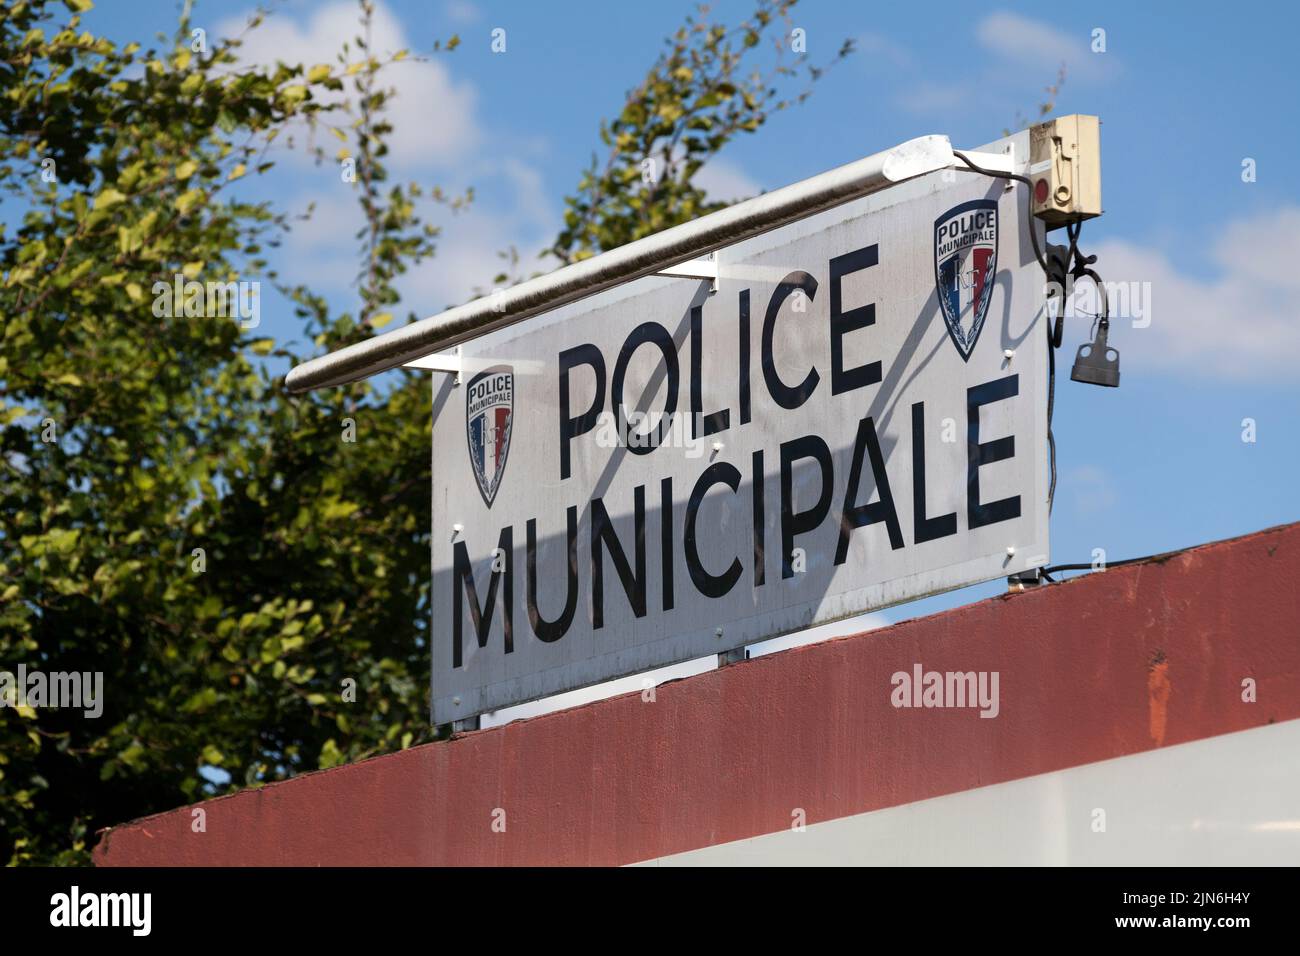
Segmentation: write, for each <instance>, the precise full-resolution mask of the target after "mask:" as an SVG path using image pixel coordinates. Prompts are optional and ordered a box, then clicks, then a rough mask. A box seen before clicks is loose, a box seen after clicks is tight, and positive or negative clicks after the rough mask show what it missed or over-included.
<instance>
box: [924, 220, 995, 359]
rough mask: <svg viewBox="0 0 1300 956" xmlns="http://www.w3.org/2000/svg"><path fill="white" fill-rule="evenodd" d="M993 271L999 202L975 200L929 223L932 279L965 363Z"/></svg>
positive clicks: (980, 325)
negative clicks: (932, 226) (932, 253)
mask: <svg viewBox="0 0 1300 956" xmlns="http://www.w3.org/2000/svg"><path fill="white" fill-rule="evenodd" d="M997 271H998V204H997V203H996V202H995V201H994V200H992V199H974V200H972V201H970V202H965V203H962V204H961V205H960V206H954V207H953V208H952V209H949V210H948V211H947V212H946V213H944V214H943V215H942V216H940V217H939V218H938V219H936V220H935V221H934V282H935V288H936V291H937V292H938V296H939V308H940V310H941V311H942V312H943V321H944V323H945V324H946V325H947V326H948V336H949V338H951V339H952V344H953V345H955V346H957V351H958V352H959V353H960V354H961V357H962V361H964V362H965V361H969V360H970V356H971V352H973V351H974V350H975V343H976V342H977V341H978V340H979V337H980V332H981V331H983V329H984V319H985V318H986V317H987V315H988V311H989V300H990V299H991V298H992V296H993V284H994V283H993V280H994V277H995V276H996V275H997Z"/></svg>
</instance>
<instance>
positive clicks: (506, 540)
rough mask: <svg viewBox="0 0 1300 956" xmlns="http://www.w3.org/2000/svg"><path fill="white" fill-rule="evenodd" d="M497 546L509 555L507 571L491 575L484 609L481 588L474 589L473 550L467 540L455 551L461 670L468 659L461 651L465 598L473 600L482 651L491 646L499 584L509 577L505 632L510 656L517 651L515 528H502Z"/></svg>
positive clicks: (454, 643)
mask: <svg viewBox="0 0 1300 956" xmlns="http://www.w3.org/2000/svg"><path fill="white" fill-rule="evenodd" d="M497 547H498V548H499V549H500V550H501V552H502V553H503V554H504V555H505V559H506V568H505V570H504V571H493V572H491V580H490V582H489V584H488V591H487V602H486V604H485V605H482V606H480V605H479V603H478V589H477V588H476V587H475V586H474V565H472V564H471V563H470V560H469V549H468V548H467V547H465V542H464V541H457V542H456V544H455V546H454V547H453V548H452V575H451V591H452V598H451V600H452V609H451V614H452V639H451V666H452V667H460V666H461V663H462V661H463V660H464V652H463V650H462V648H461V640H462V635H461V629H462V626H463V624H464V617H465V615H464V612H463V608H464V604H463V600H464V597H463V596H468V597H469V616H470V619H471V620H472V621H473V623H474V636H475V637H477V638H478V646H479V649H480V650H481V649H482V648H485V647H487V642H488V635H489V634H490V633H491V632H492V615H493V614H494V613H495V612H496V606H497V584H498V583H499V580H500V578H502V577H504V578H505V587H504V591H505V593H504V595H503V596H502V602H501V603H502V605H503V607H502V630H503V631H504V632H505V645H506V653H507V654H510V653H512V652H513V651H514V649H515V629H514V607H515V574H514V565H515V562H514V528H511V527H505V528H502V529H501V536H500V537H499V538H498V539H497ZM462 584H463V589H462Z"/></svg>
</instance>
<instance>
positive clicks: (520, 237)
mask: <svg viewBox="0 0 1300 956" xmlns="http://www.w3.org/2000/svg"><path fill="white" fill-rule="evenodd" d="M445 11H446V13H447V15H448V16H449V17H450V18H452V19H454V20H459V21H461V22H464V21H466V20H467V19H472V18H473V17H474V16H476V15H477V8H475V7H473V5H472V4H469V3H465V2H452V3H448V4H447V5H446V7H445ZM247 19H248V18H247V16H242V17H234V18H231V19H230V20H228V21H226V22H224V23H222V24H220V25H219V30H220V31H221V32H222V33H223V34H224V35H236V34H242V33H243V32H244V28H245V24H246V22H247ZM359 30H360V25H359V22H358V15H357V8H356V5H355V3H354V2H352V0H334V2H331V3H328V4H325V5H323V6H320V7H316V8H313V9H311V10H310V11H307V12H304V14H303V15H302V17H301V18H300V19H295V18H294V17H293V16H292V15H290V14H289V13H287V12H281V13H279V14H277V15H274V16H270V17H268V18H267V19H266V20H265V22H264V23H263V24H262V25H261V26H259V27H258V28H257V29H255V30H252V31H250V32H248V33H247V34H246V35H245V37H244V45H243V47H242V48H241V50H240V55H241V59H242V60H243V61H244V62H248V63H257V64H263V65H271V64H274V63H275V62H276V61H277V60H278V61H283V62H288V63H302V64H304V65H305V66H311V65H313V64H315V63H329V64H331V65H333V64H334V61H335V56H336V54H337V53H338V51H339V50H340V49H341V47H342V45H343V44H344V43H345V42H348V43H351V42H352V41H353V39H354V38H355V37H356V35H357V34H358V32H359ZM413 46H415V44H413V43H412V42H411V40H410V38H409V37H408V36H407V35H406V32H405V30H404V28H403V26H402V24H401V22H400V21H399V20H398V18H397V17H396V15H395V14H394V13H393V12H392V10H391V9H390V8H389V7H388V6H386V5H385V4H384V3H382V2H381V3H378V4H376V7H375V17H374V22H373V25H372V30H371V41H370V47H371V50H372V51H373V52H374V53H375V54H376V55H379V56H383V55H384V54H387V53H393V52H396V51H397V50H400V49H410V48H412V47H413ZM353 49H354V52H355V44H353ZM449 62H454V61H449ZM381 77H383V82H384V83H385V84H386V85H389V86H392V87H395V88H396V91H397V93H396V96H395V97H394V98H393V100H392V101H390V104H389V110H388V114H387V115H388V119H389V120H390V122H391V123H392V126H393V132H392V133H391V134H390V139H389V149H390V152H389V156H388V157H387V159H386V161H387V162H388V163H389V164H390V165H391V166H392V168H393V171H394V172H395V173H396V174H397V178H400V179H404V178H407V177H408V176H419V177H420V178H421V179H425V180H427V179H428V178H429V177H428V174H429V172H430V171H432V172H433V173H434V174H435V177H436V178H437V179H438V180H441V181H442V182H443V185H444V186H445V187H446V188H447V190H448V192H451V193H455V192H457V191H459V189H461V188H463V187H464V185H468V184H472V185H474V186H475V188H476V191H477V193H478V195H479V197H480V198H479V199H478V200H477V201H476V202H475V203H474V204H473V205H472V206H470V207H469V209H468V211H466V212H464V213H461V214H459V215H456V216H447V217H445V219H444V221H443V222H442V226H443V233H442V235H441V236H440V237H439V238H438V240H437V247H438V248H437V253H436V255H435V256H434V258H433V259H432V260H429V261H427V262H425V263H422V264H421V265H420V266H418V267H416V268H415V269H414V270H412V271H411V272H410V273H408V274H407V275H405V276H403V277H401V279H399V282H398V286H399V291H400V292H401V293H402V296H403V301H402V303H401V305H400V306H399V308H398V309H396V310H394V311H395V312H397V313H398V315H399V318H400V317H404V314H405V312H406V310H407V309H409V310H410V311H412V312H415V313H416V314H417V315H419V316H421V317H423V316H426V315H432V314H435V313H437V312H440V311H442V310H443V309H444V308H445V307H447V306H448V305H450V304H454V303H459V302H463V301H465V300H466V299H468V298H470V297H471V296H472V294H473V293H474V291H475V290H476V289H486V288H489V287H490V286H491V280H492V277H493V276H494V275H495V274H496V273H498V272H500V271H502V270H503V269H504V268H505V264H504V263H503V261H502V260H501V259H500V258H498V256H497V253H498V252H501V251H503V250H505V249H507V248H508V247H509V246H511V245H512V244H513V245H514V246H516V247H517V249H518V250H519V253H520V257H521V262H520V266H519V268H520V270H521V271H523V273H524V274H525V275H527V274H531V273H532V272H534V271H538V270H545V269H549V268H552V267H553V265H554V264H553V263H550V264H547V263H542V262H539V261H538V254H539V253H540V252H541V250H542V249H543V248H545V246H547V245H549V243H550V241H551V240H552V239H553V237H554V235H555V232H556V230H557V227H558V223H559V216H558V214H557V213H556V212H555V211H554V209H553V208H552V205H551V203H550V202H549V200H548V191H547V189H546V187H545V184H544V182H543V180H542V176H541V173H540V172H539V171H538V170H537V169H536V167H534V166H532V165H529V163H527V162H525V161H524V160H523V159H520V158H518V157H520V156H525V155H529V154H531V153H536V152H537V150H538V146H537V144H536V143H528V142H524V141H522V140H519V138H518V137H514V136H509V137H503V136H501V135H493V136H492V137H490V138H489V137H488V136H487V135H486V134H485V132H484V130H483V127H482V124H481V122H480V119H479V116H478V115H477V109H478V96H477V93H476V91H475V89H474V87H473V86H472V85H471V84H470V83H468V82H464V81H456V80H455V79H453V77H452V75H451V73H450V70H449V68H448V65H447V63H445V62H443V61H441V60H435V61H432V62H419V61H412V60H407V61H404V62H402V63H397V64H393V65H392V66H389V67H386V68H385V70H384V72H383V73H382V74H381ZM489 140H490V142H491V146H492V151H491V153H490V154H488V153H486V152H485V150H486V148H487V146H488V144H489ZM329 142H330V143H331V144H332V145H331V149H332V148H333V147H334V146H337V145H338V144H337V143H334V141H333V140H332V138H330V139H329ZM502 154H509V155H510V157H511V158H506V159H498V158H496V157H497V156H500V155H502ZM295 155H297V156H299V157H301V158H302V159H304V160H306V159H307V158H308V154H307V153H306V152H305V151H299V152H298V153H296V154H295ZM319 173H320V175H319V176H313V177H311V178H310V179H309V180H308V179H302V178H300V181H301V184H302V185H304V186H307V185H310V187H311V188H310V191H306V190H303V191H299V192H297V193H296V194H295V195H292V196H291V197H290V198H289V199H288V200H287V205H289V206H290V208H297V209H304V208H305V207H306V206H307V205H308V203H309V202H311V201H312V200H315V203H316V207H315V211H314V212H313V214H312V217H311V220H310V221H309V222H307V223H297V224H296V227H295V228H294V229H293V231H292V232H291V233H290V234H289V235H288V236H287V237H286V239H285V240H284V243H283V246H282V256H281V261H280V262H279V263H277V265H278V266H279V270H280V273H281V275H282V276H283V278H284V279H285V280H286V281H288V282H291V283H300V282H301V283H306V284H308V285H310V286H311V287H312V288H313V289H315V290H317V291H320V292H324V293H326V294H331V295H336V296H341V297H343V298H342V300H341V301H339V302H338V303H337V305H338V307H339V308H341V309H349V308H350V309H355V302H354V301H353V300H349V299H348V296H355V288H354V286H355V277H356V273H357V269H358V262H359V259H358V251H357V250H358V245H357V239H356V232H357V230H358V229H360V228H361V226H362V225H363V222H362V215H361V212H360V209H359V208H358V206H357V203H356V195H355V189H354V187H350V186H348V185H347V184H345V183H343V181H342V179H341V177H340V176H339V174H338V171H337V170H333V169H328V168H322V169H320V170H319ZM501 188H504V190H505V193H506V196H507V198H506V199H504V200H502V201H498V202H496V203H493V202H491V200H488V199H485V198H484V197H486V196H494V195H495V194H497V193H498V190H499V189H501ZM423 212H424V213H425V215H426V218H434V219H436V218H437V216H436V212H435V211H434V210H433V209H431V208H428V207H426V208H425V209H424V210H423Z"/></svg>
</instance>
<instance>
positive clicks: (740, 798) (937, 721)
mask: <svg viewBox="0 0 1300 956" xmlns="http://www.w3.org/2000/svg"><path fill="white" fill-rule="evenodd" d="M1297 582H1300V524H1293V525H1287V526H1285V527H1280V528H1274V529H1270V530H1268V531H1263V532H1260V533H1258V534H1253V535H1249V536H1247V537H1244V538H1237V539H1233V540H1231V541H1224V542H1218V543H1215V544H1210V545H1205V546H1203V547H1199V548H1194V549H1191V550H1188V551H1184V552H1180V553H1178V554H1177V555H1175V556H1173V557H1171V558H1168V559H1166V560H1163V561H1158V562H1150V563H1146V564H1141V565H1132V566H1127V567H1121V568H1113V569H1111V570H1108V571H1105V572H1102V573H1095V574H1091V575H1088V576H1086V577H1083V578H1080V579H1076V580H1074V581H1071V582H1068V583H1063V584H1058V585H1052V586H1046V587H1041V588H1038V589H1036V590H1033V591H1028V592H1024V593H1020V594H1014V595H1007V596H1005V597H999V598H993V599H990V600H987V601H983V602H981V603H978V604H974V605H971V606H969V607H964V608H960V609H957V610H954V611H948V612H945V613H943V614H937V615H934V616H932V617H928V618H923V619H919V620H915V621H909V622H905V623H902V624H897V625H894V626H892V627H888V628H885V629H882V630H877V631H872V632H870V633H867V634H862V635H857V636H853V637H847V638H841V639H838V640H833V641H828V642H825V643H822V644H817V645H812V646H808V647H803V648H797V649H794V650H790V651H785V652H782V653H779V654H773V655H770V656H766V657H761V658H756V659H755V660H752V661H746V662H743V663H739V664H733V665H731V666H728V667H725V668H722V669H720V670H717V671H712V672H709V673H705V674H701V675H699V676H696V677H692V678H689V679H687V680H683V681H678V682H675V683H671V684H666V685H662V686H660V687H659V688H658V690H657V693H656V699H655V701H654V702H653V703H648V702H645V701H643V700H642V698H641V696H640V695H639V694H630V695H626V696H623V697H617V698H612V699H610V700H605V701H600V702H597V703H593V704H588V705H585V706H582V707H576V708H573V709H571V710H567V711H562V712H559V713H555V714H550V715H547V716H544V717H538V718H534V719H532V720H527V721H521V722H517V723H514V724H510V725H507V726H505V727H500V728H496V729H493V730H485V731H481V732H477V733H471V734H466V735H463V736H460V737H457V738H455V739H453V740H450V741H444V742H441V743H435V744H428V745H426V746H422V747H416V748H413V749H411V750H408V751H405V752H403V753H400V754H394V755H391V756H386V757H378V758H375V759H373V760H367V761H363V762H361V763H358V764H353V765H351V766H347V767H340V768H337V769H334V770H328V771H323V772H320V773H314V774H309V775H306V776H303V777H298V778H296V779H294V780H291V781H288V782H285V783H281V784H276V785H273V786H269V787H266V788H264V789H261V790H253V791H246V792H243V793H239V794H236V795H234V796H230V797H224V798H221V799H218V800H212V801H208V802H207V803H204V804H203V805H202V806H203V807H204V809H205V810H206V812H207V821H206V822H207V832H205V833H193V832H192V831H191V826H190V824H191V810H190V809H189V808H183V809H179V810H174V811H171V812H169V813H163V814H159V815H157V816H153V817H148V818H146V819H143V820H138V821H135V822H133V823H128V824H125V825H122V826H118V827H113V828H112V829H110V830H107V831H105V832H104V834H103V836H102V839H101V841H100V843H99V845H98V846H97V847H96V849H95V861H96V863H97V864H98V865H101V866H131V865H155V864H173V865H176V864H195V865H276V864H279V865H306V866H315V865H384V864H394V865H413V864H415V865H446V864H456V865H463V864H469V865H475V864H622V863H631V862H635V861H638V860H645V859H650V858H653V857H658V856H663V855H665V854H669V853H676V852H680V851H684V850H690V849H695V848H698V847H701V846H708V845H712V844H717V843H723V842H727V841H731V840H737V839H742V838H745V837H751V836H756V835H759V834H762V833H770V832H775V831H777V830H783V829H787V828H788V827H789V826H790V822H791V812H792V810H793V809H794V808H796V807H801V808H803V809H804V810H805V811H806V813H807V822H808V823H809V824H812V823H817V822H819V821H823V820H828V819H832V818H835V817H841V816H847V815H849V814H855V813H862V812H865V811H868V810H875V809H880V808H882V807H888V806H894V805H898V804H902V803H909V802H911V801H914V800H921V799H925V798H928V797H934V796H939V795H942V794H945V793H952V792H956V791H960V790H966V789H970V788H973V787H979V786H985V785H987V784H993V783H999V782H1003V781H1008V780H1013V779H1016V778H1020V777H1025V776H1029V775H1033V774H1040V773H1046V772H1049V771H1054V770H1060V769H1063V768H1066V767H1070V766H1075V765H1078V764H1083V763H1088V762H1091V761H1096V760H1104V759H1107V758H1110V757H1118V756H1121V755H1124V754H1131V753H1135V752H1138V751H1142V750H1148V749H1151V748H1154V747H1159V746H1168V745H1171V744H1178V743H1184V742H1187V741H1191V740H1196V739H1199V738H1202V737H1208V736H1213V735H1215V734H1223V733H1228V732H1231V731H1237V730H1245V729H1248V728H1251V727H1257V726H1261V725H1264V724H1268V723H1273V722H1275V721H1281V720H1290V719H1295V718H1300V587H1298V586H1297ZM915 663H920V664H922V665H924V667H925V669H926V670H939V671H950V670H951V671H970V670H975V671H981V670H984V671H998V672H999V673H1000V675H1001V676H1000V697H1001V712H1000V714H999V716H998V717H997V718H996V719H991V720H990V719H981V718H979V717H978V716H977V713H976V712H975V711H973V710H953V709H949V710H942V709H930V710H925V709H895V708H894V707H893V706H892V705H891V703H890V691H891V689H892V687H891V684H890V675H891V674H893V673H894V672H895V671H911V669H912V666H913V664H915ZM1246 677H1251V678H1254V679H1255V681H1256V682H1257V697H1258V700H1257V702H1256V703H1245V702H1243V701H1242V699H1241V698H1242V680H1243V678H1246ZM497 809H503V810H504V811H505V820H506V832H505V833H497V832H493V829H492V821H493V813H494V811H495V810H497Z"/></svg>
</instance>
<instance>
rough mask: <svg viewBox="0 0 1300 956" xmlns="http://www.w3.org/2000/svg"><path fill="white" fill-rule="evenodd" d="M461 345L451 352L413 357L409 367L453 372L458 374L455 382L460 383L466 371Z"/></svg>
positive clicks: (408, 363)
mask: <svg viewBox="0 0 1300 956" xmlns="http://www.w3.org/2000/svg"><path fill="white" fill-rule="evenodd" d="M460 349H461V347H460V346H459V345H457V346H456V347H455V348H454V349H452V350H451V351H450V352H435V353H433V354H432V355H422V356H420V357H419V358H418V359H412V360H411V361H409V362H407V363H406V367H407V368H422V369H427V370H428V371H430V372H452V373H454V374H455V376H456V381H455V384H457V385H459V384H460V376H461V373H462V372H463V371H464V362H463V359H462V358H461V354H460Z"/></svg>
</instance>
